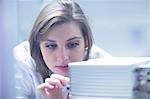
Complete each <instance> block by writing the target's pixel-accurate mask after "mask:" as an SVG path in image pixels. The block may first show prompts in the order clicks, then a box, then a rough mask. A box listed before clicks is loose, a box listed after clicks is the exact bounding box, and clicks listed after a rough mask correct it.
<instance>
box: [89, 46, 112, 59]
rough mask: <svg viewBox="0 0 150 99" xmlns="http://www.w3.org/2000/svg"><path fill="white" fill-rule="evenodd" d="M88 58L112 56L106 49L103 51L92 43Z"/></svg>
mask: <svg viewBox="0 0 150 99" xmlns="http://www.w3.org/2000/svg"><path fill="white" fill-rule="evenodd" d="M89 57H90V59H92V58H103V57H112V55H111V54H109V53H108V52H107V51H105V50H104V49H102V48H100V47H98V46H96V45H93V46H92V48H91V51H90V56H89Z"/></svg>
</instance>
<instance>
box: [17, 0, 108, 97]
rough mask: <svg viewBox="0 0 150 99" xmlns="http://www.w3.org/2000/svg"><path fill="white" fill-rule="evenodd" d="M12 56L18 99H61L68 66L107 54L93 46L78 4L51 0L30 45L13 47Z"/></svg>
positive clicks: (30, 39) (66, 82)
mask: <svg viewBox="0 0 150 99" xmlns="http://www.w3.org/2000/svg"><path fill="white" fill-rule="evenodd" d="M14 56H15V60H16V70H17V71H16V79H17V80H16V89H17V92H16V93H17V98H19V99H20V97H21V98H23V99H41V98H42V99H64V98H63V94H62V88H63V86H66V85H67V84H68V83H69V77H68V63H70V62H77V61H86V60H88V59H89V58H99V57H104V56H106V57H107V56H108V57H109V56H110V55H109V54H107V53H106V52H105V51H103V50H102V49H99V48H97V47H95V46H93V36H92V32H91V29H90V27H89V24H88V22H87V19H86V17H85V15H84V13H83V11H82V10H81V8H80V6H79V5H78V4H77V3H75V2H73V1H71V0H54V1H53V2H51V3H49V4H48V5H47V6H45V8H44V9H43V10H42V11H41V12H40V14H39V16H38V17H37V19H36V21H35V24H34V26H33V28H32V31H31V35H30V38H29V42H28V41H26V42H23V43H21V44H20V45H18V46H16V47H15V49H14ZM37 89H38V90H37ZM41 96H42V97H41ZM67 99H69V94H68V95H67Z"/></svg>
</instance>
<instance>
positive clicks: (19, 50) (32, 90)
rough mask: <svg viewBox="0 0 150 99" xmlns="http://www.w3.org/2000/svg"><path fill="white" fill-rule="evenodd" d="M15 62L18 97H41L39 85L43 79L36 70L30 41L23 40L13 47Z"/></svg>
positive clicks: (20, 98)
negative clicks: (30, 49)
mask: <svg viewBox="0 0 150 99" xmlns="http://www.w3.org/2000/svg"><path fill="white" fill-rule="evenodd" d="M13 54H14V64H15V83H16V84H15V89H16V99H40V95H39V93H38V90H37V88H36V87H37V85H38V84H39V83H40V81H41V80H42V79H39V75H38V73H37V72H36V66H35V62H34V61H33V59H32V57H31V55H30V51H29V43H28V42H23V43H21V44H19V45H17V46H16V47H15V48H14V49H13Z"/></svg>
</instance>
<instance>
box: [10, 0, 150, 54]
mask: <svg viewBox="0 0 150 99" xmlns="http://www.w3.org/2000/svg"><path fill="white" fill-rule="evenodd" d="M48 1H50V0H16V2H15V3H16V6H15V7H16V13H14V14H15V15H16V17H17V20H16V21H17V25H16V28H17V43H19V42H22V41H24V40H26V39H27V38H28V36H29V34H30V31H31V28H32V25H33V22H34V21H35V18H36V17H37V14H38V13H39V10H40V9H41V8H42V7H43V5H45V4H46V2H48ZM76 1H77V2H78V3H79V4H80V5H81V8H82V9H83V10H84V11H85V14H86V16H87V18H88V20H89V23H90V25H91V28H92V31H93V34H94V38H95V42H96V44H97V45H99V47H101V48H103V49H104V50H106V51H108V52H109V53H110V54H112V55H113V56H150V0H76ZM10 9H11V8H10ZM8 17H10V16H8Z"/></svg>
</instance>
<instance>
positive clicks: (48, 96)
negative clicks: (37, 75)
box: [38, 74, 70, 99]
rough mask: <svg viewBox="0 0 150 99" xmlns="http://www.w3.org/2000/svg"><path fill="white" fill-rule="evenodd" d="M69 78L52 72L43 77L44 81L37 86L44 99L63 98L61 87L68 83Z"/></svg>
mask: <svg viewBox="0 0 150 99" xmlns="http://www.w3.org/2000/svg"><path fill="white" fill-rule="evenodd" d="M69 81H70V80H69V78H68V77H64V76H62V75H59V74H52V75H51V77H50V78H46V79H45V83H42V84H40V85H39V86H38V89H39V90H40V92H41V94H42V96H43V98H44V99H63V96H62V87H63V86H66V85H67V84H68V83H69Z"/></svg>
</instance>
